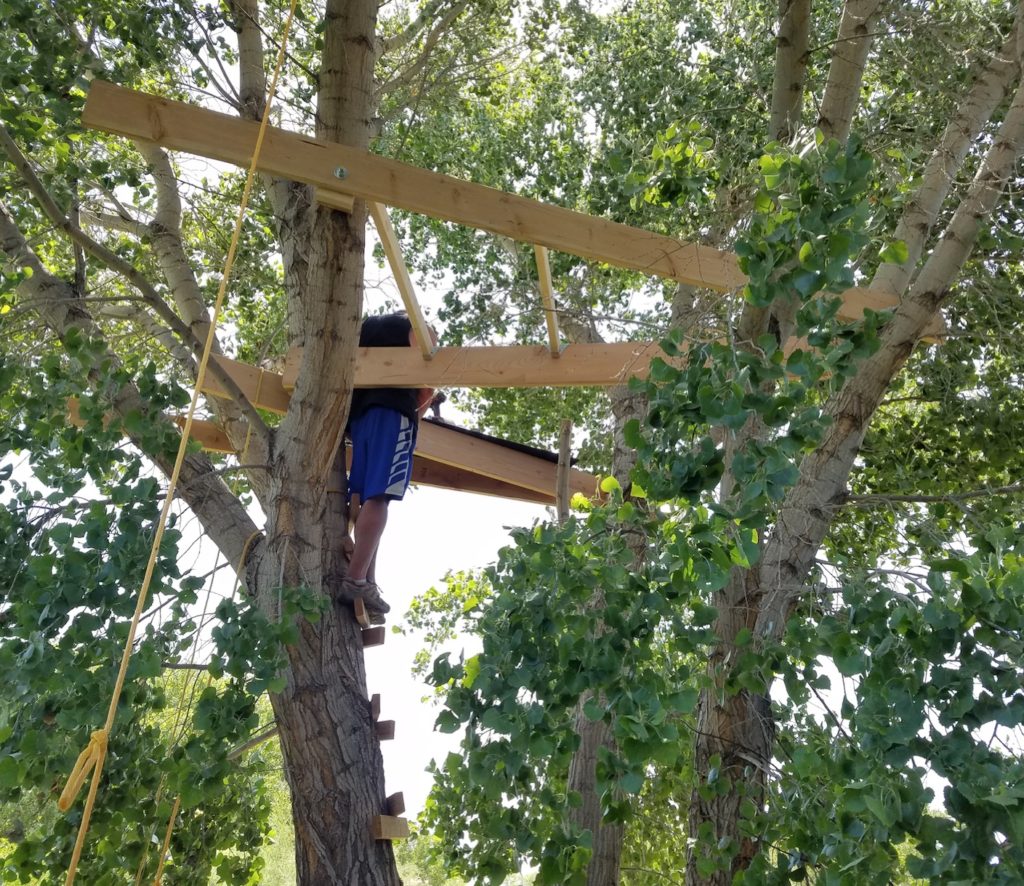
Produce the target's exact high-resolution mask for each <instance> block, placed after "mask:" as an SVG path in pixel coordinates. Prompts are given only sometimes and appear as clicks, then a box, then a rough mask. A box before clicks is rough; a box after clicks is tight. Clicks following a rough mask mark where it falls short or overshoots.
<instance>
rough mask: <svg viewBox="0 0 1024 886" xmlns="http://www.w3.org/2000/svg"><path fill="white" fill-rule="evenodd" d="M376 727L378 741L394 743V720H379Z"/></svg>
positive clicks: (375, 724)
mask: <svg viewBox="0 0 1024 886" xmlns="http://www.w3.org/2000/svg"><path fill="white" fill-rule="evenodd" d="M373 725H374V733H375V734H376V736H377V740H378V741H392V740H393V739H394V737H395V721H394V720H378V721H377V722H376V723H374V724H373Z"/></svg>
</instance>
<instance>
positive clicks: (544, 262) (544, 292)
mask: <svg viewBox="0 0 1024 886" xmlns="http://www.w3.org/2000/svg"><path fill="white" fill-rule="evenodd" d="M533 251H534V254H535V255H536V256H537V281H538V284H539V286H540V300H541V302H543V304H544V319H545V321H546V323H547V327H548V348H549V349H550V351H551V356H552V357H557V356H558V352H559V351H560V350H561V345H560V344H559V341H558V313H557V312H556V310H555V287H554V285H553V284H552V282H551V263H550V262H549V261H548V251H547V249H545V248H544V247H543V246H534V247H533Z"/></svg>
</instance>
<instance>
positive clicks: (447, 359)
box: [243, 341, 665, 391]
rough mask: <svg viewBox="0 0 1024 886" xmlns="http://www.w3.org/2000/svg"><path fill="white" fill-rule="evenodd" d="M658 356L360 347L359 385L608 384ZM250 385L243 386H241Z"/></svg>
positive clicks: (290, 363)
mask: <svg viewBox="0 0 1024 886" xmlns="http://www.w3.org/2000/svg"><path fill="white" fill-rule="evenodd" d="M655 357H662V358H664V357H665V353H664V351H662V350H661V346H660V345H659V344H658V343H657V342H650V341H642V342H609V343H599V344H582V345H566V346H565V347H564V348H562V350H561V352H560V355H559V357H558V359H557V360H553V359H552V358H551V352H550V350H549V349H548V347H547V346H545V345H497V346H481V347H472V348H438V349H437V351H436V352H435V353H434V358H433V359H432V360H431V361H430V362H429V363H425V362H424V361H423V358H422V357H421V356H420V355H419V354H418V353H417V352H416V350H415V349H414V348H360V349H359V350H358V352H357V355H356V375H355V385H356V387H359V388H418V387H430V388H469V387H487V388H543V387H591V386H594V387H610V386H613V385H621V384H624V383H625V382H627V381H629V378H630V377H631V376H633V375H636V376H639V377H640V378H644V377H645V376H646V375H647V372H648V370H649V368H650V364H651V360H653V359H654V358H655ZM301 360H302V350H301V349H300V348H294V349H292V350H291V351H289V352H288V355H287V357H286V359H285V365H284V373H283V377H282V380H281V384H282V387H283V388H284V389H285V390H290V389H292V388H294V387H295V382H296V379H297V378H298V372H299V364H300V363H301ZM245 390H246V389H245V388H243V391H245Z"/></svg>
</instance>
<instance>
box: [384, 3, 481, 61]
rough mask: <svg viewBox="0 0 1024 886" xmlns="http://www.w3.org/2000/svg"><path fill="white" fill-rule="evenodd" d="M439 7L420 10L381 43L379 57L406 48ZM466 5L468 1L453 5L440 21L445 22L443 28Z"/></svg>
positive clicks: (431, 6)
mask: <svg viewBox="0 0 1024 886" xmlns="http://www.w3.org/2000/svg"><path fill="white" fill-rule="evenodd" d="M441 5H442V4H441V3H435V4H430V3H428V4H426V5H425V6H424V7H423V9H422V10H420V14H419V15H417V16H416V18H414V19H413V20H412V21H411V22H410V23H409V25H408V26H407V27H406V28H404V29H403V30H402V31H400V32H399V33H397V34H395V35H394V36H393V37H389V38H388V39H387V40H385V41H383V46H382V47H381V55H382V56H383V55H385V54H387V53H389V52H394V51H395V50H398V49H402V48H403V47H405V46H408V45H409V44H410V43H411V42H412V41H413V40H415V39H416V37H417V35H418V34H419V33H420V32H421V31H423V29H424V28H425V27H426V26H427V22H428V21H429V20H430V19H431V18H433V17H434V15H436V13H437V10H438V7H440V6H441ZM468 5H469V2H468V0H458V2H456V3H454V4H453V5H452V8H451V9H450V10H448V13H447V14H446V15H445V16H444V18H443V19H442V21H443V22H446V24H445V25H444V26H445V27H448V25H450V24H451V23H452V22H453V21H454V20H455V19H456V18H458V17H459V16H460V15H461V14H462V11H463V10H464V9H465V8H466V7H467V6H468Z"/></svg>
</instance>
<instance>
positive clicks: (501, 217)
mask: <svg viewBox="0 0 1024 886" xmlns="http://www.w3.org/2000/svg"><path fill="white" fill-rule="evenodd" d="M82 122H83V124H84V125H86V126H88V127H91V128H93V129H99V130H102V131H104V132H110V133H114V134H116V135H122V136H126V137H128V138H133V139H142V140H144V141H149V142H155V143H157V144H159V145H162V146H163V147H165V148H170V149H172V150H178V151H186V152H189V153H193V154H200V155H202V156H204V157H211V158H212V159H214V160H221V161H224V162H226V163H233V164H235V165H238V166H247V165H248V164H249V163H250V161H251V159H252V155H253V148H254V147H255V144H256V136H257V132H258V130H259V125H258V124H257V123H255V122H252V121H247V120H241V119H239V118H238V117H234V116H231V115H230V114H220V113H217V112H216V111H210V110H206V109H205V108H199V107H196V106H194V105H189V104H185V103H183V102H176V101H171V100H169V99H164V98H159V97H157V96H153V95H147V94H146V93H142V92H136V91H133V90H130V89H124V88H122V87H119V86H114V85H113V84H111V83H105V82H103V81H101V80H94V81H93V82H92V84H91V86H90V88H89V98H88V101H87V102H86V106H85V111H84V112H83V114H82ZM259 168H260V170H261V171H263V172H267V173H270V174H271V175H276V176H280V177H281V178H287V179H291V180H293V181H300V182H305V183H307V184H310V185H313V186H314V187H316V188H319V189H321V191H338V192H341V193H343V194H348V195H352V196H355V197H359V198H362V199H364V200H368V201H373V202H377V203H383V204H384V205H386V206H393V207H398V208H399V209H406V210H409V211H410V212H418V213H422V214H424V215H430V216H433V217H434V218H440V219H444V220H446V221H452V222H457V223H459V224H464V225H468V226H470V227H473V228H479V229H481V230H485V231H491V232H492V233H495V234H501V235H503V236H506V237H511V238H512V239H513V240H519V241H522V242H526V243H534V244H537V245H540V246H546V247H548V248H549V249H557V250H560V251H562V252H568V253H570V254H572V255H578V256H580V257H582V258H586V259H590V260H592V261H598V262H604V263H606V264H610V265H615V266H617V267H623V268H629V269H632V270H635V271H641V272H643V273H646V274H654V275H657V276H660V277H666V278H669V279H672V280H676V281H679V282H681V283H689V284H692V285H694V286H705V287H709V288H711V289H717V290H720V291H727V290H731V289H736V288H737V287H740V286H743V285H744V283H745V282H746V276H745V275H744V274H743V273H742V272H741V271H740V269H739V265H738V262H737V259H736V256H735V255H733V254H732V253H729V252H724V251H722V250H719V249H712V248H710V247H707V246H700V245H699V244H696V243H688V242H686V241H684V240H677V239H675V238H673V237H666V236H664V235H663V234H656V233H653V232H651V231H644V230H641V229H639V228H633V227H629V226H628V225H622V224H618V223H617V222H613V221H609V220H608V219H603V218H596V217H594V216H589V215H584V214H583V213H580V212H573V211H572V210H569V209H564V208H562V207H560V206H552V205H549V204H545V203H540V202H538V201H536V200H529V199H527V198H525V197H520V196H517V195H515V194H508V193H505V192H503V191H498V190H495V189H494V188H488V187H484V186H483V185H478V184H473V183H471V182H466V181H462V180H461V179H457V178H454V177H452V176H449V175H441V174H439V173H436V172H430V171H428V170H424V169H419V168H417V167H415V166H410V165H408V164H406V163H401V162H399V161H397V160H390V159H387V158H385V157H379V156H376V155H374V154H370V153H368V152H366V151H362V150H358V149H356V148H351V147H346V146H344V145H338V144H335V143H333V142H326V141H321V140H319V139H315V138H312V137H311V136H306V135H299V134H298V133H294V132H288V131H287V130H283V129H277V128H276V127H269V128H268V129H267V131H266V136H265V138H264V141H263V146H262V149H261V151H260V157H259Z"/></svg>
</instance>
